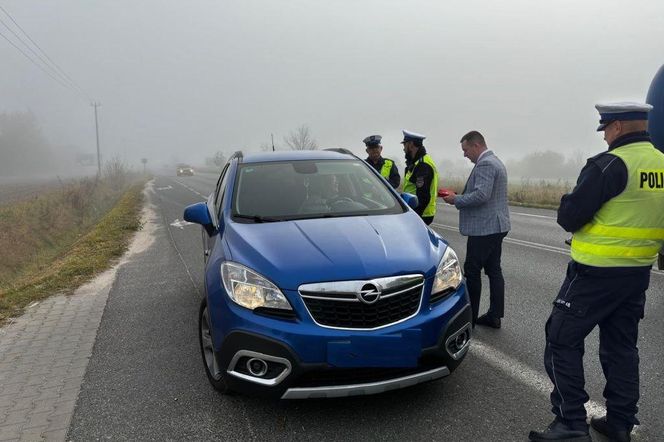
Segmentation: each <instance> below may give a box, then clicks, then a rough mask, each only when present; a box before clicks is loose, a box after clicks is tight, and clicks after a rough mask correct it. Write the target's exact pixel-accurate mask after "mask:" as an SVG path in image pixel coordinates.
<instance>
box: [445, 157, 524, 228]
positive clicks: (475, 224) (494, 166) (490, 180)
mask: <svg viewBox="0 0 664 442" xmlns="http://www.w3.org/2000/svg"><path fill="white" fill-rule="evenodd" d="M454 205H455V206H456V208H457V209H459V231H460V232H461V234H462V235H464V236H484V235H491V234H493V233H502V232H507V231H509V230H510V228H511V225H510V212H509V209H508V208H507V171H506V170H505V165H504V164H503V162H502V161H500V159H498V157H497V156H495V155H494V154H493V152H492V151H490V150H489V151H487V152H486V153H485V154H484V155H483V156H482V158H480V160H479V161H478V162H477V164H475V167H474V168H473V170H472V171H471V172H470V176H469V177H468V181H467V182H466V187H465V188H464V189H463V194H462V195H457V197H456V199H455V200H454Z"/></svg>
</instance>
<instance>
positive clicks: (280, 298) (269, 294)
mask: <svg viewBox="0 0 664 442" xmlns="http://www.w3.org/2000/svg"><path fill="white" fill-rule="evenodd" d="M221 279H222V281H223V283H224V288H225V289H226V293H228V296H229V297H230V298H231V299H232V300H233V302H235V303H236V304H238V305H241V306H242V307H246V308H248V309H250V310H254V309H256V308H258V307H267V308H278V309H282V310H293V308H292V307H291V305H290V303H289V302H288V300H287V299H286V297H285V296H284V294H283V293H281V290H279V288H278V287H277V286H275V285H274V284H272V283H271V282H270V281H268V280H267V279H265V278H264V277H263V276H261V275H259V274H258V273H256V272H254V271H253V270H251V269H249V268H247V267H245V266H242V265H240V264H235V263H232V262H224V263H223V264H221Z"/></svg>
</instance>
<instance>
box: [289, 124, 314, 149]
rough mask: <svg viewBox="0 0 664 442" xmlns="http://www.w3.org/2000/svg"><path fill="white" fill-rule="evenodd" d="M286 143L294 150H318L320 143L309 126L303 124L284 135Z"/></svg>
mask: <svg viewBox="0 0 664 442" xmlns="http://www.w3.org/2000/svg"><path fill="white" fill-rule="evenodd" d="M284 143H286V145H287V146H288V147H290V148H291V149H292V150H316V149H318V143H317V142H316V140H315V139H314V138H313V137H312V136H311V130H310V129H309V126H307V125H306V124H303V125H302V126H300V127H298V128H297V129H295V130H294V131H291V133H289V134H288V135H287V136H285V137H284Z"/></svg>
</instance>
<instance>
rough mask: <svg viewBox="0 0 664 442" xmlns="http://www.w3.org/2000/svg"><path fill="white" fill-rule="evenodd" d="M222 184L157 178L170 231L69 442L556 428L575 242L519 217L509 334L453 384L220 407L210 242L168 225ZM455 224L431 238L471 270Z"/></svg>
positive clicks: (531, 216) (653, 370)
mask: <svg viewBox="0 0 664 442" xmlns="http://www.w3.org/2000/svg"><path fill="white" fill-rule="evenodd" d="M215 182H216V177H215V176H213V175H196V176H193V177H177V178H176V177H174V176H173V177H167V176H161V177H157V178H156V180H155V185H154V189H155V192H154V195H153V197H152V202H153V204H154V208H155V211H156V213H157V214H158V216H159V221H160V223H161V226H160V228H159V229H157V232H156V238H155V242H154V244H153V245H152V246H151V247H150V248H149V249H148V250H147V251H145V252H144V253H143V254H142V255H140V256H139V257H138V258H139V259H134V260H133V261H132V262H130V263H129V264H127V265H125V266H123V267H122V268H121V269H120V272H119V273H118V278H117V280H116V282H115V284H114V286H113V289H112V291H111V293H110V296H109V300H108V304H107V306H106V310H105V312H104V316H103V319H102V323H101V326H100V329H99V332H98V336H97V341H96V343H95V347H94V351H93V355H92V358H91V360H90V363H89V365H88V371H87V373H86V376H85V381H84V383H83V385H82V387H81V393H80V395H79V398H78V402H77V405H76V411H75V414H74V417H73V419H72V423H71V426H70V430H69V434H68V440H80V441H88V440H98V439H107V438H109V439H140V440H183V439H189V440H213V439H215V440H219V439H223V440H229V439H233V440H240V439H242V440H246V439H251V440H262V439H267V440H293V439H303V440H304V439H306V440H349V439H351V440H359V439H362V440H449V441H470V440H472V441H518V440H527V434H528V431H529V430H531V429H533V428H539V429H541V428H544V427H545V426H546V425H548V423H549V422H550V421H551V419H552V415H551V414H550V411H549V409H550V405H549V402H548V394H549V391H550V385H549V381H548V378H547V377H546V374H545V371H544V367H543V363H542V355H543V349H544V323H545V321H546V318H547V317H548V314H549V313H550V310H551V302H552V301H553V298H554V297H555V295H556V293H557V291H558V288H559V286H560V283H561V282H562V279H563V276H564V271H565V267H566V264H567V261H568V259H569V256H568V252H567V246H565V245H564V243H563V241H564V239H565V238H566V237H567V235H566V234H565V232H563V231H562V230H561V229H560V228H559V227H558V226H557V224H556V222H555V213H554V212H552V211H548V210H536V209H524V208H512V211H511V216H512V226H513V229H512V231H511V232H510V234H509V236H508V237H507V239H506V240H505V244H504V251H503V271H504V274H505V279H506V286H507V288H506V291H507V293H506V318H505V319H504V322H503V328H502V329H500V330H493V329H485V328H482V327H478V328H477V329H476V331H475V335H474V344H473V346H472V347H471V350H470V352H469V354H468V356H467V357H466V359H465V361H464V363H463V364H462V365H461V366H460V367H459V368H458V369H457V370H456V371H455V372H454V373H453V374H452V375H451V376H450V377H447V378H445V379H443V380H442V381H437V382H433V383H429V384H425V385H419V386H416V387H413V388H410V389H406V390H400V391H395V392H390V393H386V394H382V395H377V396H368V397H357V398H350V399H334V400H311V401H268V400H264V399H253V398H248V397H243V396H237V395H236V396H223V395H220V394H218V393H216V392H215V391H214V390H213V389H212V388H211V387H210V386H209V384H208V382H207V379H206V377H205V373H204V371H203V365H202V361H201V357H200V353H199V348H198V340H197V315H198V307H199V302H200V299H201V297H202V296H203V289H202V270H203V259H202V247H201V232H200V229H199V228H198V226H194V225H191V226H184V228H178V227H174V226H171V225H170V224H171V223H173V222H174V221H176V219H177V220H181V219H182V212H183V208H184V207H185V206H186V205H188V204H192V203H194V202H198V201H201V200H203V199H204V196H206V195H208V194H209V193H210V192H211V191H212V189H213V186H214V184H215ZM457 222H458V215H457V213H456V211H455V209H453V208H451V207H449V206H448V207H444V206H442V205H441V207H440V210H439V213H438V215H437V216H436V220H435V223H434V228H435V229H436V230H438V231H439V232H440V233H441V234H442V235H443V236H444V237H445V238H446V239H447V240H448V241H449V242H450V244H451V245H452V247H454V249H455V250H456V251H457V252H458V253H459V255H460V257H463V254H464V251H465V239H464V238H463V237H462V236H461V235H460V234H459V233H458V231H457V230H456V226H457ZM485 282H486V280H485ZM487 288H488V287H486V286H485V292H484V293H485V296H484V298H483V300H482V301H483V306H482V310H485V309H486V306H487V303H488V299H486V298H488V296H487V295H486V294H487V291H486V289H487ZM663 288H664V274H662V273H661V272H653V275H652V278H651V286H650V290H649V292H648V304H647V307H646V318H645V320H644V321H643V322H642V323H641V329H640V332H641V333H640V337H639V348H640V355H641V394H642V398H641V401H640V410H641V411H640V413H639V418H640V419H641V423H642V425H641V426H640V427H639V428H638V430H637V433H636V436H635V437H634V438H633V440H637V441H645V440H653V441H654V440H662V438H663V437H664V421H662V419H661V416H662V415H664V383H663V382H662V378H661V374H662V370H663V369H662V363H663V362H664V357H663V354H664V346H662V344H661V343H662V342H664V319H663V318H664V307H663V305H664V300H662V293H663V292H664V290H663ZM597 343H598V335H597V333H596V332H595V333H593V334H591V336H590V337H589V338H588V340H587V343H586V358H585V362H586V381H587V389H588V392H589V394H590V396H591V398H592V401H593V402H592V403H590V404H589V408H590V409H591V411H593V412H602V403H603V401H602V399H603V398H602V389H603V376H602V372H601V368H600V365H599V362H598V357H597ZM658 416H659V417H658ZM595 440H602V439H601V437H599V436H597V437H595Z"/></svg>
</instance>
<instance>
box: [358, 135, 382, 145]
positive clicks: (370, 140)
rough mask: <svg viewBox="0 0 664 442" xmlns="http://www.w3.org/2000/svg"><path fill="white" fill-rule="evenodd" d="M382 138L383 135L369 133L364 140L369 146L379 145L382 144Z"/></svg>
mask: <svg viewBox="0 0 664 442" xmlns="http://www.w3.org/2000/svg"><path fill="white" fill-rule="evenodd" d="M382 139H383V137H381V136H380V135H369V136H368V137H366V138H365V139H364V140H362V141H363V142H364V144H365V145H366V146H367V147H377V146H380V140H382Z"/></svg>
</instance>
